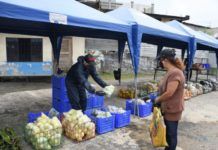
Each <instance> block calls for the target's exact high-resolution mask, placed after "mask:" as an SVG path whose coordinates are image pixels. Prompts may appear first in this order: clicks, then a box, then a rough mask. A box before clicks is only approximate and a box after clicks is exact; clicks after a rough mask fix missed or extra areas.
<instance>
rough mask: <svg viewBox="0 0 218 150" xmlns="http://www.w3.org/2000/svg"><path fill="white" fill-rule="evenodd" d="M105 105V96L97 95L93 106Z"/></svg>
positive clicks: (100, 106)
mask: <svg viewBox="0 0 218 150" xmlns="http://www.w3.org/2000/svg"><path fill="white" fill-rule="evenodd" d="M103 106H104V96H98V95H95V100H94V101H93V105H92V107H93V108H102V107H103Z"/></svg>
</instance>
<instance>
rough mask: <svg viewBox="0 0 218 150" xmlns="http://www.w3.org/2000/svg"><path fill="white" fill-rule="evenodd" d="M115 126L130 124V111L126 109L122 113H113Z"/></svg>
mask: <svg viewBox="0 0 218 150" xmlns="http://www.w3.org/2000/svg"><path fill="white" fill-rule="evenodd" d="M112 114H113V115H115V128H121V127H125V126H127V125H129V124H130V118H131V111H130V110H127V111H126V112H124V113H122V114H115V113H112Z"/></svg>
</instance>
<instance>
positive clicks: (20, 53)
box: [6, 38, 42, 62]
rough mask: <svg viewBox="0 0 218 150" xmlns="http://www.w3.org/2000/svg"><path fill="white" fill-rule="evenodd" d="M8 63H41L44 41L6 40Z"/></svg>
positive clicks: (32, 39) (30, 39)
mask: <svg viewBox="0 0 218 150" xmlns="http://www.w3.org/2000/svg"><path fill="white" fill-rule="evenodd" d="M6 45H7V61H9V62H41V61H42V39H40V38H6Z"/></svg>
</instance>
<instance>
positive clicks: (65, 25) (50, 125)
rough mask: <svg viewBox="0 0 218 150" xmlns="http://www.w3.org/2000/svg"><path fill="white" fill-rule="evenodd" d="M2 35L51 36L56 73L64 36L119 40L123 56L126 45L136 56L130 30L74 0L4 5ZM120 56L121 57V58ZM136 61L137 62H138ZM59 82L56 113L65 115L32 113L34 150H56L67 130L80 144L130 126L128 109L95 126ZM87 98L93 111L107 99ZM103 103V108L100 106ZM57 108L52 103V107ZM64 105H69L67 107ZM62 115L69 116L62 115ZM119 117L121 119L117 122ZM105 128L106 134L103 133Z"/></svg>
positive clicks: (4, 1)
mask: <svg viewBox="0 0 218 150" xmlns="http://www.w3.org/2000/svg"><path fill="white" fill-rule="evenodd" d="M84 12H85V13H84ZM0 32H2V33H13V34H27V35H40V36H48V37H49V38H50V40H51V44H52V48H53V56H54V61H53V65H54V68H53V72H54V74H55V73H56V69H57V67H58V63H59V56H60V50H61V43H62V38H63V36H83V37H93V38H104V39H115V40H118V43H119V47H118V48H119V51H123V50H124V46H125V43H126V41H128V44H129V48H130V53H131V55H133V54H134V53H133V49H132V34H131V26H130V25H128V24H127V23H125V22H122V21H119V20H117V19H115V18H113V17H111V16H109V15H106V14H104V13H102V12H99V11H97V10H95V9H93V8H90V7H88V6H86V5H84V4H81V3H79V2H77V1H74V0H65V1H64V2H62V1H59V0H38V1H35V0H23V1H18V0H0ZM119 54H121V53H119ZM119 57H122V56H121V55H119ZM132 58H133V56H132ZM132 61H133V62H134V59H132ZM134 64H135V63H133V65H134ZM134 68H135V67H134ZM54 79H56V77H54V78H53V81H54ZM57 80H58V81H60V82H58V81H55V82H54V83H56V84H58V83H60V84H58V85H57V86H58V87H63V88H61V89H60V88H56V85H54V84H53V86H52V88H54V89H53V94H55V95H54V96H56V95H57V96H59V98H60V99H59V101H57V103H58V104H59V105H58V107H57V108H59V111H61V112H58V113H57V112H56V111H54V110H51V111H50V112H49V113H48V112H45V114H46V115H44V114H41V113H30V114H28V119H29V124H28V125H27V126H26V136H27V139H29V142H30V143H31V144H32V146H33V147H34V148H36V149H52V148H53V146H54V147H56V146H58V145H60V144H61V137H62V133H63V130H64V132H65V135H66V136H67V137H69V138H70V139H73V140H76V141H82V140H84V139H89V138H92V137H94V136H95V130H96V131H99V133H106V132H109V131H112V130H114V128H115V123H116V120H117V122H118V124H117V127H123V126H126V125H128V124H129V122H130V113H128V111H125V110H123V111H121V112H120V110H118V112H114V109H112V110H113V112H112V113H111V114H110V113H106V115H108V116H106V117H105V119H103V118H102V115H101V114H102V112H101V113H100V115H97V116H95V118H94V119H92V123H91V120H90V119H89V118H88V117H85V115H84V114H83V113H82V112H81V111H75V110H71V111H70V107H68V106H69V101H65V100H66V99H65V98H66V95H64V94H63V92H62V91H63V90H64V89H65V86H64V84H63V83H64V78H58V79H57ZM55 91H56V92H55ZM65 92H66V91H65ZM89 99H90V101H91V102H90V103H89V104H90V108H94V107H98V108H99V107H100V108H101V107H103V106H104V105H103V99H104V98H103V97H97V96H92V95H91V96H90V97H89ZM99 99H101V100H99ZM62 102H63V103H62ZM99 102H101V103H100V104H99ZM57 103H54V105H56V104H57ZM66 103H68V105H65V104H66ZM62 104H63V105H62ZM63 112H68V113H66V114H65V115H63ZM107 112H108V111H107ZM122 114H124V115H125V116H126V120H125V124H120V123H119V121H120V119H119V116H120V115H122ZM55 116H57V117H58V119H59V120H57V118H55ZM109 116H110V117H109ZM116 116H117V117H118V119H116V118H117V117H116ZM81 117H82V118H83V119H81ZM79 118H80V119H79ZM120 118H121V119H123V118H125V117H120ZM64 120H65V121H64ZM61 121H64V122H66V124H63V126H62V124H60V122H61ZM108 121H109V122H108ZM121 121H122V120H121ZM93 123H94V124H95V125H96V126H95V125H94V124H93ZM121 123H122V122H121ZM105 126H108V128H107V129H108V130H105V128H104V127H105ZM102 127H103V129H101V128H102Z"/></svg>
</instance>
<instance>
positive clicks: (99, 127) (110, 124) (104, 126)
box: [84, 110, 115, 134]
mask: <svg viewBox="0 0 218 150" xmlns="http://www.w3.org/2000/svg"><path fill="white" fill-rule="evenodd" d="M92 111H93V110H86V111H85V112H84V113H85V114H86V115H87V116H88V117H89V118H90V119H91V120H92V121H93V122H94V123H95V127H96V133H98V134H104V133H107V132H111V131H113V130H115V115H112V116H111V117H108V118H96V117H95V116H93V115H92Z"/></svg>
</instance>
